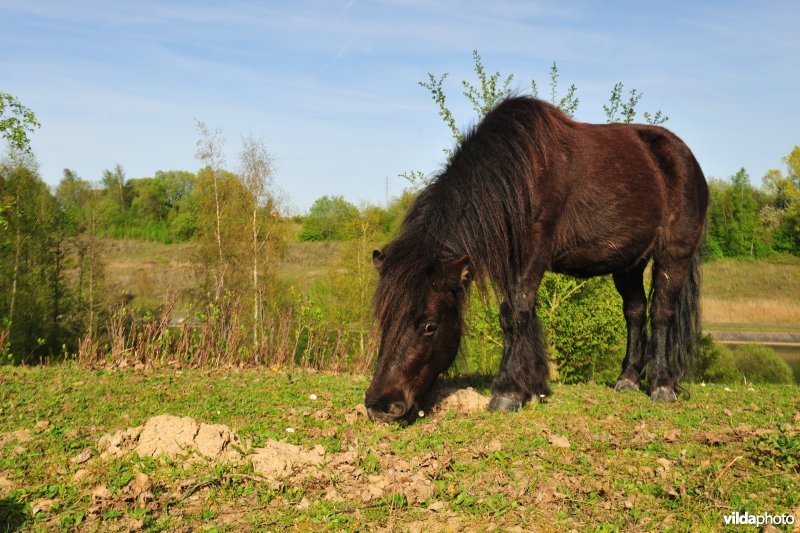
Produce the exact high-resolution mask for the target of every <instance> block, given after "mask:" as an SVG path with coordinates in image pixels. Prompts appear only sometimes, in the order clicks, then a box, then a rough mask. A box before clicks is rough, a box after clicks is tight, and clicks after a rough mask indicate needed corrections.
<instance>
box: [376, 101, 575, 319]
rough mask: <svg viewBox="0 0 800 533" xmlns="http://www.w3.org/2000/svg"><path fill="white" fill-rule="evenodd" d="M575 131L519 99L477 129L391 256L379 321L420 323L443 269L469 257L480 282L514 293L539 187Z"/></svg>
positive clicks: (554, 112) (556, 115)
mask: <svg viewBox="0 0 800 533" xmlns="http://www.w3.org/2000/svg"><path fill="white" fill-rule="evenodd" d="M574 124H575V123H574V122H572V120H570V119H569V117H567V116H566V115H565V114H564V113H562V112H561V111H559V110H558V109H557V108H555V107H554V106H552V105H550V104H548V103H546V102H543V101H541V100H537V99H534V98H530V97H521V96H515V97H509V98H506V99H504V100H502V101H501V102H500V103H498V104H497V105H496V106H495V107H494V108H493V109H492V110H491V111H490V112H489V113H487V114H486V116H485V117H484V118H483V120H481V121H480V123H478V125H477V126H473V127H472V128H471V129H470V130H469V131H468V132H467V133H466V134H465V135H464V138H463V140H462V142H461V143H460V145H458V146H457V147H456V149H455V151H454V153H453V155H452V157H451V158H450V160H449V161H448V162H447V164H446V166H445V167H444V168H443V169H442V170H441V171H440V172H439V173H438V175H437V176H436V177H435V178H434V179H433V181H432V182H431V184H430V185H428V186H427V187H426V188H425V189H424V190H422V191H421V192H420V193H419V195H418V196H417V198H416V199H415V201H414V202H413V204H412V206H411V208H410V209H409V211H408V213H407V215H406V217H405V219H404V221H403V224H402V226H401V229H400V233H399V235H398V237H397V238H396V239H395V240H393V241H392V242H391V243H389V244H388V245H387V246H386V248H385V249H384V260H383V263H382V265H381V281H380V284H379V286H378V290H377V291H376V293H375V299H374V305H375V316H376V318H377V319H378V320H379V321H380V322H382V323H385V321H386V320H387V319H389V318H392V319H394V320H401V321H402V320H403V319H404V318H410V317H413V316H419V314H420V313H421V312H422V310H421V309H419V306H420V305H422V304H423V302H421V301H420V297H419V296H420V294H426V292H425V289H426V287H429V286H430V283H432V280H436V279H440V278H441V274H442V272H441V269H442V265H443V263H444V262H446V261H449V260H453V259H456V258H459V257H463V256H467V257H468V258H469V266H470V270H471V272H472V275H473V276H474V277H476V278H478V279H486V278H488V279H489V280H490V281H491V282H492V284H493V285H494V287H495V289H496V290H497V291H499V292H501V293H505V294H508V293H510V291H511V287H512V284H513V283H514V282H515V278H516V276H517V275H518V274H519V272H521V270H522V269H524V267H525V265H524V264H523V258H525V257H531V256H532V253H531V250H528V248H529V247H530V244H529V243H530V241H531V239H530V238H528V237H529V234H530V231H531V228H532V225H533V224H532V222H533V220H534V217H535V215H536V213H535V210H536V206H537V205H539V202H538V201H537V199H536V198H535V197H534V192H533V191H534V184H535V183H536V179H542V178H545V179H546V174H547V169H548V167H549V162H550V161H552V159H553V158H554V157H557V156H558V154H559V153H560V151H561V150H562V148H561V146H560V143H559V142H558V133H559V132H561V131H563V130H564V129H566V128H570V127H572V126H573V125H574Z"/></svg>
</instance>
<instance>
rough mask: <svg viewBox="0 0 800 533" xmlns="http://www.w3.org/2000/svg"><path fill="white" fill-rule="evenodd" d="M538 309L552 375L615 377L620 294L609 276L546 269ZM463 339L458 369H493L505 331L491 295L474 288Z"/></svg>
mask: <svg viewBox="0 0 800 533" xmlns="http://www.w3.org/2000/svg"><path fill="white" fill-rule="evenodd" d="M537 315H538V316H539V319H540V320H541V323H542V329H543V330H544V332H545V335H546V337H547V343H548V352H549V355H550V360H551V362H552V364H553V365H554V368H553V370H554V372H553V374H555V375H554V376H552V377H554V378H555V379H557V380H558V381H561V382H562V383H580V382H586V381H589V380H594V381H598V382H601V383H613V382H614V380H616V378H617V376H618V375H619V373H620V370H621V365H622V359H623V357H624V355H625V340H626V330H625V319H624V317H623V315H622V300H621V298H620V297H619V295H618V294H617V291H616V289H614V284H613V282H612V281H611V278H610V277H599V278H590V279H585V280H581V279H575V278H572V277H569V276H562V275H560V274H552V273H548V274H546V275H545V278H544V280H543V281H542V285H541V287H540V288H539V293H538V295H537ZM466 320H467V325H466V331H465V339H464V349H463V351H464V352H465V356H466V361H459V362H458V367H460V368H458V370H461V371H465V372H488V373H494V372H496V371H497V368H498V367H499V364H500V358H501V356H502V346H503V332H502V331H501V329H500V324H499V320H498V306H497V303H496V301H495V299H494V298H491V297H488V298H481V297H480V296H479V295H478V294H477V291H473V295H472V297H471V305H470V309H469V310H468V311H467V318H466Z"/></svg>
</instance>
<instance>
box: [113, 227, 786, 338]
mask: <svg viewBox="0 0 800 533" xmlns="http://www.w3.org/2000/svg"><path fill="white" fill-rule="evenodd" d="M341 247H342V243H300V242H293V243H292V244H291V245H290V246H289V249H288V251H287V255H286V258H285V260H284V261H283V262H281V264H280V266H279V268H278V273H279V274H280V275H281V276H282V278H284V279H286V280H289V281H290V282H292V283H294V284H296V285H297V286H298V287H299V288H301V289H303V288H307V287H308V286H309V284H310V283H312V282H313V280H314V279H315V278H317V277H320V276H325V275H326V274H327V273H329V272H331V271H332V270H334V269H336V268H340V267H341V265H340V261H341V259H340V256H341ZM190 252H191V245H187V244H179V245H163V244H159V243H151V242H144V241H109V247H108V253H107V260H108V264H107V267H106V276H107V280H108V283H109V284H110V286H111V287H112V288H113V289H114V291H115V292H117V293H120V292H122V291H128V292H130V293H131V294H132V295H134V296H135V299H134V302H135V304H139V305H143V306H155V305H158V304H159V303H161V302H162V301H163V298H164V294H165V293H166V291H167V289H168V288H174V289H180V290H191V289H192V288H194V286H195V275H194V272H193V270H192V268H191V264H190V262H189V260H188V254H189V253H190ZM702 291H703V292H702V296H703V302H702V303H703V314H704V322H705V323H706V325H707V326H713V327H714V328H717V329H718V328H720V327H722V328H736V329H750V330H752V329H776V330H780V329H795V328H800V260H798V259H797V258H794V257H790V256H776V257H775V258H773V259H767V260H761V261H748V260H733V259H723V260H719V261H714V262H711V263H706V264H704V265H703V286H702ZM184 301H186V300H184Z"/></svg>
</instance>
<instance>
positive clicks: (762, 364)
mask: <svg viewBox="0 0 800 533" xmlns="http://www.w3.org/2000/svg"><path fill="white" fill-rule="evenodd" d="M733 360H734V362H735V363H736V367H737V368H738V369H739V372H741V373H742V375H743V376H744V377H745V379H747V381H750V382H752V383H786V384H791V383H794V375H793V374H792V369H791V367H789V364H788V363H787V362H786V361H784V360H783V359H782V358H781V356H780V355H778V353H777V352H775V350H773V349H772V348H768V347H767V346H761V345H759V344H743V345H741V346H739V347H738V348H737V349H736V350H734V351H733Z"/></svg>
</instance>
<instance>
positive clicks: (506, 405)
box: [486, 395, 523, 413]
mask: <svg viewBox="0 0 800 533" xmlns="http://www.w3.org/2000/svg"><path fill="white" fill-rule="evenodd" d="M522 406H523V402H522V400H520V399H518V398H514V397H512V396H497V395H492V399H491V400H489V406H488V407H487V408H486V409H487V410H489V411H508V412H511V413H516V412H518V411H520V410H521V409H522Z"/></svg>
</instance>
